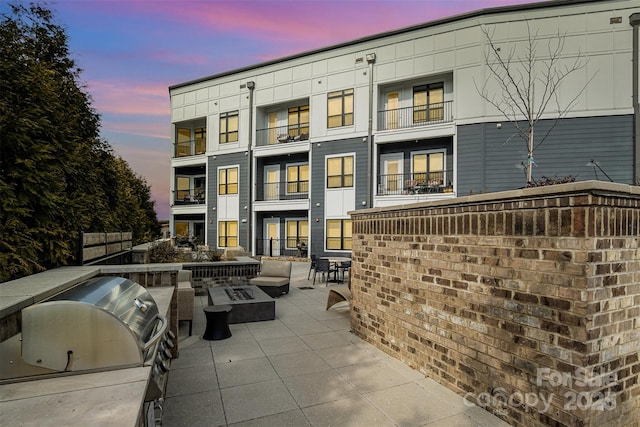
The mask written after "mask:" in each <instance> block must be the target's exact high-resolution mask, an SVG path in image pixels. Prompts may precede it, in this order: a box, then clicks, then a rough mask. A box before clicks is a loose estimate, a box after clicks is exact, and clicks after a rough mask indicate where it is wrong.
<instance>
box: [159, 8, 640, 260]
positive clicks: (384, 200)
mask: <svg viewBox="0 0 640 427" xmlns="http://www.w3.org/2000/svg"><path fill="white" fill-rule="evenodd" d="M639 12H640V7H639V5H638V3H637V2H636V1H632V0H616V1H584V0H582V1H580V0H570V1H567V0H557V1H549V2H543V3H532V4H527V5H519V6H509V7H501V8H493V9H485V10H480V11H476V12H472V13H468V14H464V15H459V16H454V17H451V18H446V19H441V20H438V21H433V22H427V23H424V24H421V25H416V26H413V27H409V28H404V29H400V30H397V31H391V32H387V33H383V34H376V35H372V36H370V37H366V38H362V39H358V40H355V41H347V42H345V43H342V44H338V45H334V46H330V47H326V48H322V49H317V50H314V51H309V52H303V53H300V54H297V55H293V56H289V57H286V58H281V59H278V60H274V61H269V62H265V63H260V64H256V65H252V66H248V67H245V68H242V69H236V70H231V71H228V72H224V73H220V74H217V75H212V76H207V77H203V78H201V79H198V80H195V81H188V82H185V83H180V84H176V85H173V86H171V87H170V88H169V92H170V97H171V124H172V135H171V136H172V138H171V139H172V147H171V150H172V151H171V153H172V160H171V174H170V175H171V177H170V179H171V191H172V195H171V201H172V205H171V218H170V228H171V233H172V235H173V236H177V237H181V236H182V237H186V236H193V237H195V238H197V240H198V241H199V242H200V243H202V242H204V243H205V244H207V245H209V246H210V247H213V248H225V247H235V246H242V247H243V248H245V250H247V251H249V252H251V253H252V254H254V255H301V256H307V255H309V254H317V255H340V254H349V253H350V250H351V220H350V216H349V212H350V211H354V210H358V209H365V208H372V207H384V206H392V205H400V204H410V203H416V202H424V201H433V200H440V199H446V198H453V197H458V196H466V195H469V194H477V193H480V192H495V191H502V190H509V189H517V188H522V187H523V186H524V185H525V183H526V179H525V176H524V171H523V165H525V163H526V162H527V147H526V144H525V143H524V142H522V140H519V139H518V138H517V137H515V136H517V135H516V128H515V127H514V125H513V123H511V122H510V121H509V120H506V119H505V117H504V115H503V114H501V113H500V111H499V110H498V109H496V108H495V107H494V106H493V105H492V104H491V103H490V102H488V101H487V100H486V98H484V97H482V96H481V95H480V92H481V88H482V87H484V85H485V84H488V86H487V87H488V88H490V90H498V89H497V86H495V85H494V86H492V84H493V83H491V81H492V80H491V78H492V77H491V70H490V68H489V67H488V65H487V59H486V52H488V49H489V47H488V46H489V42H488V39H487V37H486V36H485V33H489V34H491V39H490V40H491V41H492V42H493V43H494V45H495V46H497V47H498V48H499V49H500V50H501V51H503V52H509V51H511V50H512V49H513V52H515V55H516V57H520V56H521V55H522V53H523V52H525V51H526V49H525V46H527V44H528V40H529V37H530V35H534V36H535V39H536V43H537V45H538V52H539V55H540V56H542V57H543V58H544V55H545V54H544V51H545V50H547V49H548V47H549V46H552V45H553V44H554V43H556V44H557V41H558V40H562V42H563V48H562V49H561V54H560V57H559V58H558V59H559V61H564V62H566V63H568V64H569V63H571V62H572V61H575V59H576V58H583V59H584V60H585V65H584V66H583V67H581V68H580V69H578V70H577V71H575V72H574V73H572V74H571V76H570V78H568V79H566V81H564V82H563V84H562V86H561V87H560V89H559V91H558V92H557V95H558V96H557V99H554V102H553V103H551V104H549V105H548V107H547V108H546V110H545V111H544V113H543V115H542V119H541V120H540V121H539V122H538V123H537V124H536V127H535V131H536V134H538V135H542V134H546V133H547V131H549V130H550V132H549V134H548V136H547V137H546V139H545V141H544V144H542V145H540V146H539V147H537V148H536V151H535V165H534V172H533V174H534V178H537V179H540V178H541V177H543V176H546V177H556V176H557V177H564V176H572V177H575V179H576V180H587V179H604V180H607V179H610V180H612V181H616V182H621V183H628V184H631V183H633V182H634V179H637V177H638V175H639V174H638V164H639V163H640V162H638V149H637V148H634V147H637V145H638V143H637V139H636V137H635V136H634V121H635V122H636V123H637V115H638V113H637V112H636V113H635V114H634V104H635V105H637V92H638V89H637V79H638V77H637V66H638V65H637V49H638V48H637V46H638V45H637V25H638V19H637V17H638V15H637V14H638V13H639ZM634 14H636V15H634ZM632 15H633V16H635V17H636V18H635V19H634V18H631V16H632ZM633 25H635V27H634V26H633ZM559 35H560V38H559V37H558V36H559ZM634 35H635V37H636V42H635V43H636V44H634V41H633V38H634ZM633 46H635V48H634V47H633ZM634 49H635V53H636V54H635V55H633V51H634ZM543 63H544V62H543ZM538 72H541V71H540V70H538ZM634 77H635V79H636V82H635V84H633V79H634ZM536 90H537V91H540V90H543V88H541V87H537V88H536ZM536 93H538V92H536ZM632 95H633V96H632ZM534 99H535V98H534ZM556 100H557V103H556ZM552 104H553V105H552ZM566 106H570V108H569V110H568V111H567V113H566V114H565V115H564V116H563V117H562V119H560V120H556V119H557V117H558V109H563V108H566ZM636 108H637V107H636Z"/></svg>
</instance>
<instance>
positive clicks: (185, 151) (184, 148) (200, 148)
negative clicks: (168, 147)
mask: <svg viewBox="0 0 640 427" xmlns="http://www.w3.org/2000/svg"><path fill="white" fill-rule="evenodd" d="M206 151H207V142H206V139H204V138H198V139H193V140H190V141H178V142H176V143H175V144H174V150H173V157H176V158H177V157H188V156H197V155H199V154H204V153H205V152H206Z"/></svg>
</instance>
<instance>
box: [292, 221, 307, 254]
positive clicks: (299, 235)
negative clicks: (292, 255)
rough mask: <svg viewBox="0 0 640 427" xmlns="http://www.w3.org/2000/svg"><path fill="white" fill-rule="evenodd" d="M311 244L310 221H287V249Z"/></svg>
mask: <svg viewBox="0 0 640 427" xmlns="http://www.w3.org/2000/svg"><path fill="white" fill-rule="evenodd" d="M302 243H304V244H305V246H306V245H308V244H309V221H307V220H302V221H287V249H291V248H297V247H298V245H300V244H302Z"/></svg>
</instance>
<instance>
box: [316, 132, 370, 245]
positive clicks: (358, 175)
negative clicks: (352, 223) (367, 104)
mask: <svg viewBox="0 0 640 427" xmlns="http://www.w3.org/2000/svg"><path fill="white" fill-rule="evenodd" d="M340 153H355V156H356V164H355V185H356V196H355V197H356V200H355V202H356V203H355V207H356V209H362V208H364V206H362V204H361V202H362V200H367V196H366V195H367V179H368V177H367V143H366V142H363V141H362V138H350V139H343V140H337V141H328V142H323V143H321V144H320V146H318V144H317V143H314V145H313V147H312V149H311V157H312V160H311V187H310V190H311V196H310V199H311V217H310V218H309V234H310V236H309V237H310V240H311V247H310V248H309V253H310V254H316V255H323V254H324V240H325V235H324V222H325V221H324V220H325V218H324V203H325V201H324V193H325V188H326V182H325V169H326V166H325V157H326V156H329V155H334V154H340ZM373 181H374V180H372V182H373ZM317 203H320V206H316V204H317ZM316 219H318V222H316Z"/></svg>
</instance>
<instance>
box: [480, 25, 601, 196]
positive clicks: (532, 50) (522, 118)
mask: <svg viewBox="0 0 640 427" xmlns="http://www.w3.org/2000/svg"><path fill="white" fill-rule="evenodd" d="M526 25H527V34H528V38H527V40H526V41H525V46H524V49H522V51H521V52H519V51H518V50H517V48H516V44H515V43H511V46H510V48H509V49H508V50H507V51H505V52H503V51H502V47H503V46H501V44H499V43H498V42H496V41H495V38H494V33H495V27H494V28H487V27H482V32H483V33H484V36H485V38H486V40H487V44H488V49H487V50H486V52H485V64H486V66H487V69H488V70H489V77H488V78H487V79H486V80H485V82H484V84H483V85H482V87H479V86H478V84H477V82H475V80H474V84H475V86H476V90H477V91H478V93H479V94H480V96H481V97H482V98H484V99H485V100H486V101H487V102H489V103H490V104H491V105H493V106H494V107H495V108H496V109H497V110H498V111H500V113H502V115H503V116H504V117H505V118H506V119H507V120H508V121H509V122H511V123H513V124H514V126H515V127H516V133H515V134H514V135H511V136H510V137H509V139H508V140H507V142H508V141H509V140H511V139H512V138H513V137H519V138H521V139H522V140H524V142H525V143H526V144H527V151H528V154H527V163H526V165H525V168H526V173H527V185H532V184H533V178H532V168H533V165H534V164H535V162H534V159H533V153H534V151H535V149H536V148H538V147H539V146H540V145H541V144H542V143H543V142H544V141H545V140H546V139H547V137H548V136H549V133H550V132H551V131H552V130H553V128H554V127H555V126H556V124H557V123H558V121H559V120H560V119H561V118H562V117H564V116H565V115H566V114H567V112H568V111H569V110H570V109H571V108H573V106H574V105H575V103H576V101H577V99H578V97H579V96H580V95H581V94H582V93H583V92H584V90H585V89H586V87H587V86H588V84H589V82H590V81H591V80H592V79H593V77H594V76H595V75H594V76H592V77H591V78H590V79H589V80H588V81H587V82H586V83H585V85H584V86H583V87H582V88H581V89H580V90H579V91H578V92H577V93H576V94H575V96H574V97H573V98H572V99H571V100H570V101H569V102H568V103H567V104H566V105H564V106H561V105H560V99H559V93H558V92H559V89H560V86H561V85H562V83H563V82H565V81H566V80H567V78H568V77H569V76H570V75H571V74H573V73H575V72H576V71H578V70H581V69H583V68H585V67H586V65H587V59H586V58H584V56H582V55H581V53H580V52H578V54H576V55H573V56H572V57H569V56H568V55H563V50H564V48H565V38H566V37H565V35H562V34H560V33H558V35H557V36H556V37H552V38H549V39H548V41H547V46H546V48H545V49H540V48H539V47H538V44H539V42H540V37H539V35H538V31H535V32H532V29H531V27H530V25H529V22H528V21H526ZM505 44H506V43H505ZM492 81H493V82H495V83H497V90H492V88H491V85H490V83H491V82H492ZM545 113H547V115H548V114H550V113H553V114H552V115H553V117H554V119H555V121H554V123H553V125H552V126H551V127H550V128H549V130H548V131H547V132H546V133H545V134H544V135H543V136H542V138H537V141H536V139H534V129H535V126H536V123H537V122H538V121H539V120H540V119H541V118H542V116H543V114H545Z"/></svg>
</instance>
